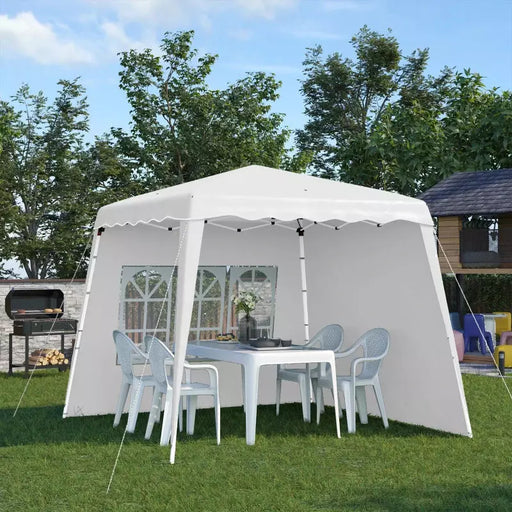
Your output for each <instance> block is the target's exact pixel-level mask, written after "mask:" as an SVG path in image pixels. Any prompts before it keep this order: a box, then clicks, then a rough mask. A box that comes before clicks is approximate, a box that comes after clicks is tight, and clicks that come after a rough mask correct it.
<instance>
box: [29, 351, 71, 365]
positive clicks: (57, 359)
mask: <svg viewBox="0 0 512 512" xmlns="http://www.w3.org/2000/svg"><path fill="white" fill-rule="evenodd" d="M28 362H29V364H30V365H32V366H48V365H59V364H68V363H69V360H68V359H67V358H66V356H65V355H64V354H63V353H62V352H60V351H59V350H57V349H55V348H40V349H37V350H34V352H32V354H30V356H29V358H28Z"/></svg>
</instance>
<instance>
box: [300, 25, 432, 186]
mask: <svg viewBox="0 0 512 512" xmlns="http://www.w3.org/2000/svg"><path fill="white" fill-rule="evenodd" d="M352 46H353V47H354V50H355V54H356V57H357V60H356V61H353V60H351V59H349V58H343V57H342V56H341V55H340V54H339V53H334V54H333V55H330V56H328V57H326V58H325V59H324V58H323V51H322V48H321V47H320V46H317V47H315V48H312V49H309V50H308V52H307V54H306V59H305V61H304V72H305V78H304V80H303V81H302V87H301V92H302V95H303V96H304V101H305V113H306V115H307V117H308V120H307V122H306V124H305V126H304V129H303V130H299V131H298V133H297V146H298V148H299V150H302V151H305V150H309V151H312V152H313V154H314V157H313V161H312V165H311V169H312V171H313V172H314V173H315V174H318V175H320V176H324V177H328V178H331V179H339V180H343V181H348V182H355V183H360V184H363V185H368V186H377V185H378V184H379V183H380V176H379V166H378V161H377V160H376V159H375V155H374V154H373V152H372V151H371V145H370V138H371V136H372V134H373V132H374V131H375V129H376V127H377V126H378V124H379V122H380V119H381V116H382V114H383V112H384V110H385V109H386V107H387V106H388V105H389V104H392V103H393V102H395V101H396V100H397V98H398V97H400V96H403V97H406V96H410V95H414V94H420V93H423V94H424V93H426V92H427V91H428V89H429V88H430V84H429V82H428V80H427V79H426V78H425V77H424V74H423V72H424V69H425V66H426V63H427V59H428V52H427V51H426V50H420V51H417V52H414V53H413V54H412V55H410V56H408V57H403V56H402V54H401V52H400V48H399V45H398V42H397V40H396V39H395V38H394V37H393V36H391V35H389V34H388V35H381V34H378V33H377V32H374V31H371V30H369V29H368V27H366V26H365V27H363V28H362V29H361V30H360V31H359V33H358V34H357V35H356V36H354V37H353V38H352Z"/></svg>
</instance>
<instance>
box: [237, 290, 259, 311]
mask: <svg viewBox="0 0 512 512" xmlns="http://www.w3.org/2000/svg"><path fill="white" fill-rule="evenodd" d="M232 300H233V304H234V305H235V311H236V312H237V313H238V312H240V311H243V312H244V313H245V314H246V315H249V314H250V313H251V311H253V310H254V308H255V307H256V304H257V303H258V302H260V300H261V297H260V296H259V295H257V294H256V293H254V292H251V291H245V292H240V293H239V294H238V295H235V296H233V299H232Z"/></svg>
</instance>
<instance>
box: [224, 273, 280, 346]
mask: <svg viewBox="0 0 512 512" xmlns="http://www.w3.org/2000/svg"><path fill="white" fill-rule="evenodd" d="M276 284H277V267H270V266H265V267H259V266H258V267H256V266H255V267H252V266H251V267H243V266H232V267H230V268H229V292H228V296H229V301H230V302H229V304H230V305H229V308H228V318H227V325H228V331H233V332H237V331H238V318H239V317H240V316H241V313H238V315H237V314H236V312H235V308H234V306H233V304H232V298H233V297H234V296H236V295H237V294H239V293H240V292H244V291H253V292H254V293H256V294H257V295H259V296H260V297H261V301H260V302H258V303H257V304H256V308H255V310H254V311H253V312H252V313H251V316H252V317H254V318H255V319H256V322H257V330H258V335H259V336H270V337H271V336H272V335H273V332H274V312H275V307H274V306H275V295H276Z"/></svg>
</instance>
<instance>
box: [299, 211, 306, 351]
mask: <svg viewBox="0 0 512 512" xmlns="http://www.w3.org/2000/svg"><path fill="white" fill-rule="evenodd" d="M297 222H298V223H299V227H298V228H297V234H298V235H299V262H300V281H301V290H302V311H303V315H304V340H305V342H306V343H307V342H308V341H309V315H308V287H307V281H306V257H305V252H304V228H303V227H302V226H301V224H300V220H299V219H298V220H297Z"/></svg>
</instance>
